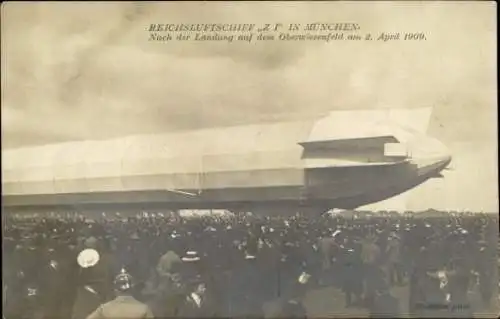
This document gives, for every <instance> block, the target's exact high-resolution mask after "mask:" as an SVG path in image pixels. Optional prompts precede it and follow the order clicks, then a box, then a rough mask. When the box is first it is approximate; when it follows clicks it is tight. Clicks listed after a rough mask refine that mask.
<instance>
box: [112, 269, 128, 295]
mask: <svg viewBox="0 0 500 319" xmlns="http://www.w3.org/2000/svg"><path fill="white" fill-rule="evenodd" d="M114 284H115V289H116V290H118V291H127V290H129V289H131V288H132V287H133V278H132V276H131V275H130V274H129V273H127V272H126V271H125V269H123V268H122V270H121V271H120V274H118V276H116V278H115V281H114Z"/></svg>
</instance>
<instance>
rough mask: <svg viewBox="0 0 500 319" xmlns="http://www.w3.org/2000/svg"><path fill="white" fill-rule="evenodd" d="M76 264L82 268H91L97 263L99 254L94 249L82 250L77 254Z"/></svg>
mask: <svg viewBox="0 0 500 319" xmlns="http://www.w3.org/2000/svg"><path fill="white" fill-rule="evenodd" d="M77 262H78V265H80V267H82V268H89V267H93V266H95V265H96V264H97V263H98V262H99V253H98V252H97V250H95V249H91V248H88V249H84V250H82V251H81V252H80V253H79V254H78V257H77Z"/></svg>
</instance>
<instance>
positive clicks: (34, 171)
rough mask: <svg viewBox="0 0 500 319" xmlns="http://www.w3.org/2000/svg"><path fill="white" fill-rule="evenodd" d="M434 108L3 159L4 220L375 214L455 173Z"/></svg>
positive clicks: (70, 147)
mask: <svg viewBox="0 0 500 319" xmlns="http://www.w3.org/2000/svg"><path fill="white" fill-rule="evenodd" d="M431 115H432V108H415V109H397V108H396V109H377V110H343V111H332V112H329V113H325V114H321V115H318V116H315V117H311V118H306V119H300V120H291V121H274V122H268V123H260V124H251V125H241V126H227V127H217V128H204V129H198V130H192V131H177V132H168V133H162V134H142V135H131V136H126V137H120V138H113V139H108V140H85V141H72V142H64V143H56V144H47V145H41V146H34V147H22V148H17V149H6V150H3V151H2V202H3V206H4V208H9V209H11V210H23V209H48V210H56V209H63V210H75V209H76V210H83V211H85V210H89V211H90V210H100V211H105V210H106V211H108V210H127V209H130V210H137V209H147V210H151V209H156V210H182V209H224V210H229V211H241V212H243V211H245V212H252V213H257V214H297V213H305V214H316V213H318V214H321V213H324V212H326V211H328V210H331V209H347V210H353V209H356V208H358V207H360V206H363V205H367V204H370V203H375V202H379V201H382V200H385V199H388V198H391V197H393V196H396V195H398V194H401V193H404V192H407V191H411V189H412V188H414V187H416V186H417V185H419V184H422V183H424V182H426V181H427V180H429V179H431V178H442V177H443V176H442V174H441V171H443V170H444V169H446V168H447V166H448V165H449V164H450V162H451V154H450V152H449V150H448V149H447V147H446V146H445V145H444V144H443V143H441V142H440V141H438V140H437V139H435V138H433V137H430V136H429V135H427V130H428V126H429V122H430V119H431Z"/></svg>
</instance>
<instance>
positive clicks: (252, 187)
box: [4, 163, 424, 210]
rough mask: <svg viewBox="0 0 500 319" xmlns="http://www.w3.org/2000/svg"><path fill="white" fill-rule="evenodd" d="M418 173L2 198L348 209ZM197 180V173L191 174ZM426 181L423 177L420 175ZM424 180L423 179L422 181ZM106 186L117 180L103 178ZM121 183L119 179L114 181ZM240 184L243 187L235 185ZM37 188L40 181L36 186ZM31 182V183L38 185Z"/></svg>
mask: <svg viewBox="0 0 500 319" xmlns="http://www.w3.org/2000/svg"><path fill="white" fill-rule="evenodd" d="M416 177H418V171H417V170H415V169H414V168H413V167H412V165H411V164H407V163H401V164H395V165H388V166H381V167H374V166H369V167H357V168H354V167H345V168H316V169H306V170H299V169H288V170H272V171H271V170H269V171H261V172H258V171H249V172H246V173H244V172H238V173H236V174H235V175H234V176H231V175H230V174H225V175H223V176H217V175H215V176H210V175H207V176H205V177H204V178H199V177H198V178H199V182H200V185H201V184H204V183H207V182H209V181H213V183H214V185H217V184H219V185H220V184H222V181H220V182H218V181H217V178H221V179H223V180H224V181H225V182H226V183H227V182H228V181H231V185H232V186H231V187H219V188H217V187H211V188H207V187H201V188H183V189H177V190H169V189H161V188H157V189H154V188H152V189H149V190H130V191H114V192H113V191H107V192H103V191H101V192H91V193H65V194H31V195H11V196H4V205H6V206H11V207H12V206H19V207H24V208H27V207H30V206H40V205H43V206H46V207H47V208H50V209H56V208H57V207H64V208H65V209H67V208H70V209H82V208H85V209H105V208H106V209H108V208H116V209H124V208H131V209H137V208H143V209H148V208H149V209H150V208H153V207H158V208H169V209H208V208H212V209H230V208H235V209H241V210H251V209H254V208H255V207H257V206H266V207H273V206H275V207H278V206H289V207H301V206H319V207H325V208H326V207H328V208H331V207H337V208H350V207H351V206H352V205H353V204H355V203H356V204H360V203H361V204H360V205H362V204H364V202H367V203H368V202H372V201H378V200H383V199H385V198H388V197H390V196H394V195H395V194H398V193H401V192H403V191H405V190H407V189H408V188H410V185H412V183H413V182H414V181H416ZM148 178H150V179H153V180H156V181H157V182H158V183H159V181H161V179H162V176H153V177H144V176H143V177H140V178H139V177H137V180H140V181H141V182H143V183H145V182H149V183H148V185H152V184H153V183H152V182H151V181H148ZM193 178H194V177H193ZM422 179H424V176H422ZM422 181H423V180H422ZM100 182H102V183H104V184H110V183H112V182H113V181H111V180H109V181H106V180H101V181H100ZM114 182H117V181H114ZM236 183H238V185H239V187H235V186H234V185H235V184H236ZM35 186H36V185H35ZM35 186H32V187H35Z"/></svg>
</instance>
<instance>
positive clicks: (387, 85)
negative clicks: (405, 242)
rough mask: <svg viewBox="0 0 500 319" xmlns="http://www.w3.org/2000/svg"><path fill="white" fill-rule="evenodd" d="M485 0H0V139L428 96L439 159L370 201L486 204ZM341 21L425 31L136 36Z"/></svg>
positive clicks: (492, 194) (491, 129)
mask: <svg viewBox="0 0 500 319" xmlns="http://www.w3.org/2000/svg"><path fill="white" fill-rule="evenodd" d="M495 5H496V4H495V3H493V2H477V3H476V2H457V3H450V2H445V3H443V2H441V3H431V2H423V3H420V2H400V3H398V2H387V3H386V2H374V3H360V2H340V3H321V2H317V3H305V2H286V3H285V2H283V3H279V2H274V3H259V2H248V3H230V2H220V3H207V2H199V3H198V2H189V3H182V2H178V3H162V2H150V3H147V2H140V3H139V2H136V3H130V2H129V3H117V2H108V3H83V2H81V3H78V2H75V3H55V2H54V3H47V2H46V3H15V2H12V3H3V4H2V16H1V24H2V30H1V32H2V34H1V36H2V37H1V41H2V65H1V67H2V71H3V72H2V74H1V85H2V109H1V111H2V114H1V115H2V116H1V119H2V149H5V148H13V147H20V146H25V145H38V144H46V143H53V142H60V141H71V140H84V139H106V138H112V137H119V136H124V135H129V134H139V133H140V134H142V133H156V132H167V131H172V130H189V129H195V128H201V127H212V126H225V125H236V124H246V123H256V122H262V121H274V120H288V119H300V118H304V117H308V116H315V115H316V114H318V113H323V112H328V111H333V110H341V109H366V108H387V107H405V108H413V107H428V106H433V107H434V112H433V117H432V119H431V123H430V126H429V131H428V133H429V135H431V136H434V137H436V138H438V139H440V140H441V141H442V142H444V143H445V144H446V145H447V146H448V147H449V148H450V150H451V151H452V155H453V162H452V167H453V170H450V171H447V172H445V175H446V176H445V177H446V178H444V179H436V180H432V181H429V182H427V183H425V184H423V185H422V186H420V187H417V188H416V189H414V190H412V191H411V192H410V193H408V194H405V195H404V196H401V197H398V198H395V199H393V200H392V202H390V203H382V204H381V205H382V206H381V207H383V206H384V205H386V207H383V208H391V207H396V208H397V209H403V206H404V208H406V209H426V208H429V207H432V208H435V209H454V210H464V209H466V210H477V211H481V210H485V211H498V187H497V139H496V136H497V134H496V130H497V123H496V118H497V97H496V96H497V94H496V93H497V91H496V89H497V87H496V85H497V83H496V69H497V66H496V15H495V12H496V10H495V9H496V8H495ZM313 22H350V23H357V24H358V25H359V26H360V31H359V34H363V35H364V34H366V33H372V34H373V35H374V36H377V35H379V34H380V33H381V32H400V33H401V34H403V33H404V32H423V33H425V34H426V38H427V40H426V41H388V42H381V41H371V42H365V41H359V42H356V41H351V42H349V41H332V42H329V43H324V42H281V41H269V42H253V43H246V42H243V43H227V42H194V41H187V42H167V43H158V42H149V41H148V32H146V29H147V27H148V26H149V24H151V23H255V24H261V23H284V24H287V23H301V24H306V23H313Z"/></svg>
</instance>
